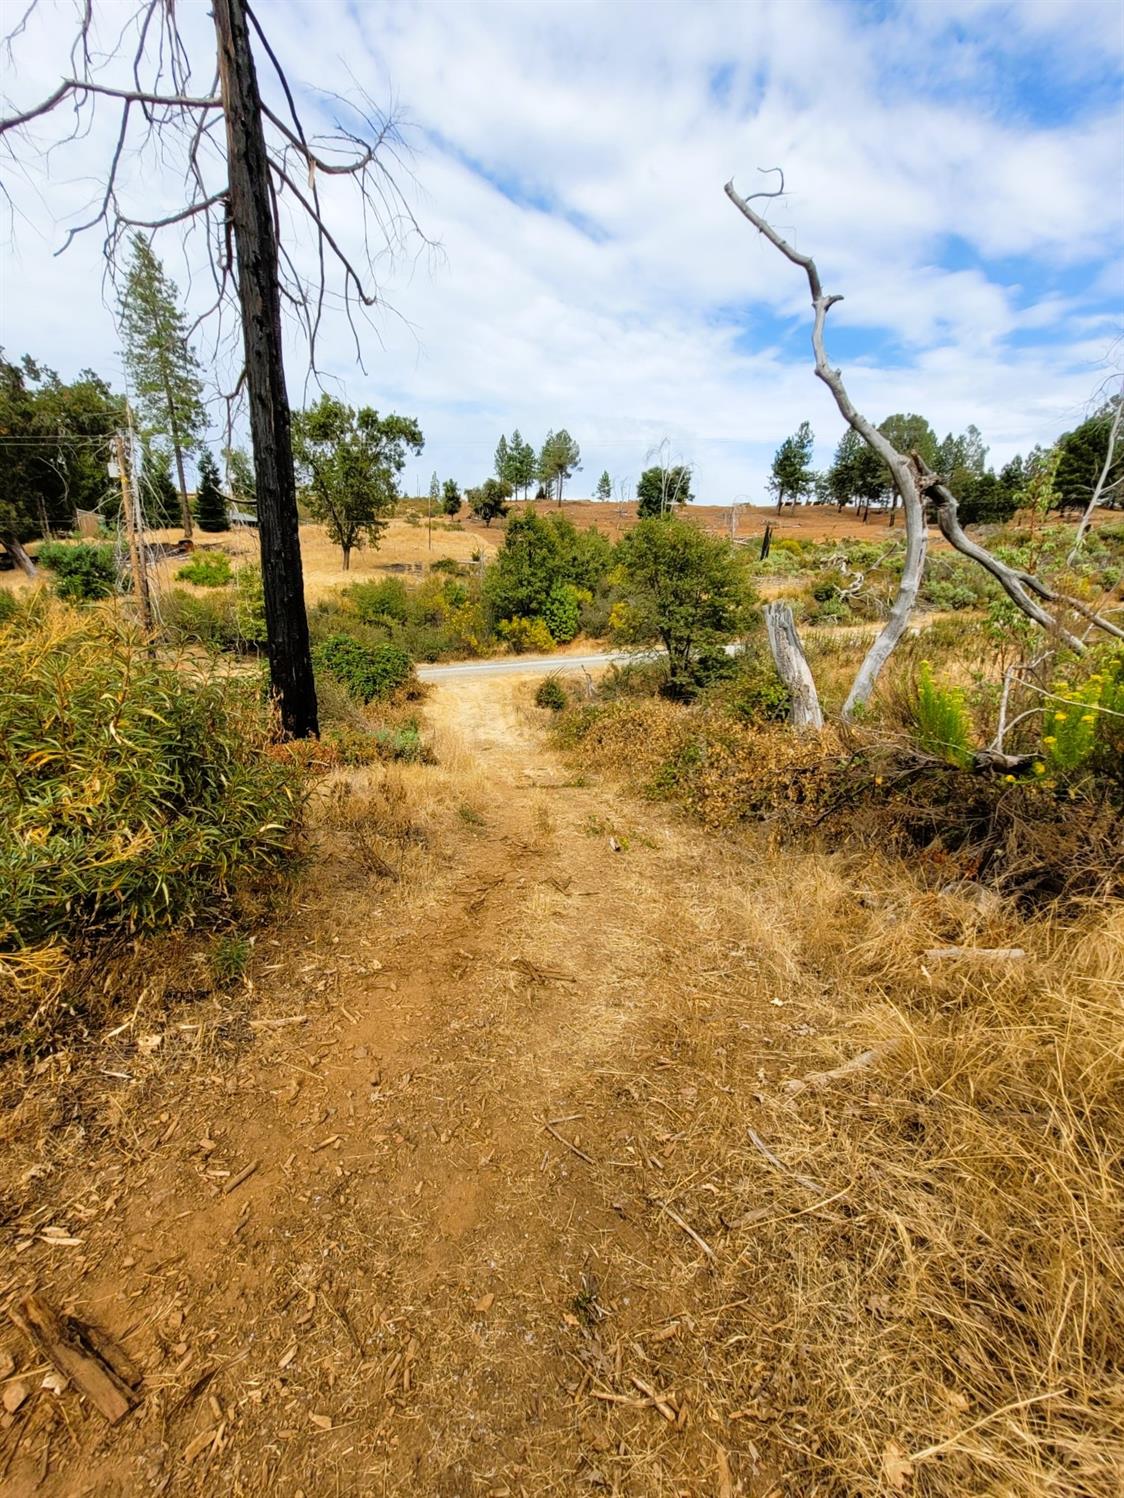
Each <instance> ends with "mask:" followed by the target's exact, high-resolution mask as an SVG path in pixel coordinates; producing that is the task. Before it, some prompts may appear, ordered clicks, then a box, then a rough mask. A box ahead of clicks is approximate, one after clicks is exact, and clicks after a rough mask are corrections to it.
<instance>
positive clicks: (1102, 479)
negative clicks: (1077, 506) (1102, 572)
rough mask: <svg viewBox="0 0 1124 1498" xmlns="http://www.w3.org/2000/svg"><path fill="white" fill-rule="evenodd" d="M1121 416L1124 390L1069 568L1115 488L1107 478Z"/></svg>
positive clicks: (1072, 549)
mask: <svg viewBox="0 0 1124 1498" xmlns="http://www.w3.org/2000/svg"><path fill="white" fill-rule="evenodd" d="M1122 416H1124V389H1122V390H1121V391H1120V392H1119V394H1118V395H1117V396H1116V409H1115V410H1114V411H1113V413H1112V425H1111V427H1109V431H1108V446H1107V447H1106V448H1105V455H1104V463H1103V465H1102V466H1101V471H1100V474H1099V475H1098V477H1097V482H1096V484H1095V485H1094V487H1093V492H1092V494H1091V495H1090V496H1089V503H1088V504H1087V505H1086V506H1085V513H1084V514H1083V515H1082V517H1081V519H1080V520H1079V521H1078V524H1077V534H1076V535H1075V536H1074V538H1073V546H1072V548H1071V549H1070V553H1069V556H1068V557H1067V558H1066V561H1067V562H1068V563H1069V565H1070V566H1071V567H1072V566H1073V564H1074V562H1075V561H1076V560H1077V554H1078V552H1079V551H1080V550H1081V544H1082V542H1083V541H1084V540H1085V532H1086V531H1087V530H1088V529H1089V526H1090V524H1091V522H1092V519H1093V514H1094V511H1095V510H1096V508H1097V506H1098V505H1099V504H1100V502H1101V500H1102V498H1103V497H1104V495H1105V494H1106V493H1107V492H1108V491H1109V490H1110V489H1113V488H1115V487H1116V484H1109V482H1108V476H1109V474H1110V473H1111V471H1112V460H1113V458H1114V457H1115V456H1116V443H1117V440H1118V438H1119V436H1120V418H1121V417H1122ZM1117 482H1119V481H1117Z"/></svg>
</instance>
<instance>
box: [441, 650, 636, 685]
mask: <svg viewBox="0 0 1124 1498" xmlns="http://www.w3.org/2000/svg"><path fill="white" fill-rule="evenodd" d="M659 654H662V652H660V651H654V650H649V651H641V652H639V653H637V652H636V651H634V650H602V651H598V652H597V653H596V654H594V655H505V656H503V657H502V658H501V659H500V660H496V661H453V662H446V663H445V664H444V665H441V666H419V667H418V668H417V671H418V677H419V679H420V680H421V681H448V680H449V679H450V678H451V677H455V676H519V675H525V676H550V675H551V674H552V673H553V672H555V671H580V670H581V669H582V668H583V667H584V668H585V669H587V670H590V669H596V668H598V667H601V666H614V665H615V666H623V665H624V664H625V663H626V662H627V661H637V660H655V658H656V656H657V655H659Z"/></svg>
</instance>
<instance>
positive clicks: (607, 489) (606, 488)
mask: <svg viewBox="0 0 1124 1498" xmlns="http://www.w3.org/2000/svg"><path fill="white" fill-rule="evenodd" d="M612 497H613V481H612V479H611V478H610V477H609V470H608V469H607V468H605V469H602V472H601V477H600V478H599V479H598V480H597V498H598V499H612Z"/></svg>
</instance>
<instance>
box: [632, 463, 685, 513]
mask: <svg viewBox="0 0 1124 1498" xmlns="http://www.w3.org/2000/svg"><path fill="white" fill-rule="evenodd" d="M694 497H695V496H694V495H693V494H692V493H691V470H690V469H689V468H688V467H687V466H686V464H684V463H676V464H675V466H674V467H672V468H660V467H655V468H645V470H644V472H643V473H642V474H641V475H640V477H639V479H638V480H637V483H636V513H637V515H639V516H640V518H641V519H644V518H645V517H646V516H652V515H670V514H671V512H672V507H673V506H674V505H685V504H688V503H689V502H690V501H691V500H692V499H694Z"/></svg>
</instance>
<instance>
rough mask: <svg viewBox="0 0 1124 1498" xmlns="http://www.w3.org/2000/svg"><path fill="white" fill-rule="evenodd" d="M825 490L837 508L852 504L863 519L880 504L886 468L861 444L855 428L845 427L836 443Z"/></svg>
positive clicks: (885, 481)
mask: <svg viewBox="0 0 1124 1498" xmlns="http://www.w3.org/2000/svg"><path fill="white" fill-rule="evenodd" d="M827 482H828V487H829V489H830V490H831V496H832V498H833V499H834V500H835V503H836V504H837V505H838V506H839V508H840V509H841V510H842V509H845V508H846V507H847V505H849V504H855V505H857V506H858V508H859V509H860V510H861V511H862V512H863V514H864V515H866V514H869V513H870V506H871V505H872V504H877V503H880V502H881V501H882V499H883V498H884V497H885V494H886V489H887V487H888V483H889V473H888V470H887V468H886V465H885V464H884V463H883V462H882V459H881V458H880V457H879V456H878V454H877V453H876V452H875V451H874V450H873V449H872V448H870V447H868V446H867V444H866V443H865V442H864V441H863V439H862V438H861V437H860V436H859V434H858V432H856V431H855V429H854V427H848V428H847V430H846V431H845V432H844V433H843V435H842V437H841V438H840V439H839V446H838V447H837V448H836V449H835V456H834V458H833V459H832V464H831V467H830V468H829V469H828V471H827Z"/></svg>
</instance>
